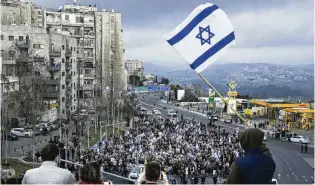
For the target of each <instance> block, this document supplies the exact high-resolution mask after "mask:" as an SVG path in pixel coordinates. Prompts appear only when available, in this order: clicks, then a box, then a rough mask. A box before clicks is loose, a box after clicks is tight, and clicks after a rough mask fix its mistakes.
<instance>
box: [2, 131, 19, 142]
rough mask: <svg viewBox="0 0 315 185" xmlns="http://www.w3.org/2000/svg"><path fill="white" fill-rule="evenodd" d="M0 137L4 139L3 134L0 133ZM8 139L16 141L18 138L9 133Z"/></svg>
mask: <svg viewBox="0 0 315 185" xmlns="http://www.w3.org/2000/svg"><path fill="white" fill-rule="evenodd" d="M1 139H2V140H5V135H1ZM7 139H8V141H16V140H18V139H19V137H18V136H17V135H15V134H12V133H9V134H8V136H7Z"/></svg>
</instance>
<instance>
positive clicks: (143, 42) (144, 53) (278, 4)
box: [33, 0, 314, 67]
mask: <svg viewBox="0 0 315 185" xmlns="http://www.w3.org/2000/svg"><path fill="white" fill-rule="evenodd" d="M33 2H34V3H36V4H38V5H41V6H43V7H47V8H58V7H59V6H61V5H63V4H65V3H71V4H72V3H73V1H71V0H55V1H52V0H33ZM206 2H211V3H213V4H216V5H218V6H219V7H220V8H221V9H223V10H224V11H225V12H226V14H227V15H228V16H229V18H230V20H231V22H232V24H233V26H234V29H235V36H236V43H237V44H236V45H235V46H233V47H231V48H230V49H229V50H228V52H227V53H226V54H225V56H224V57H222V58H220V59H219V60H218V61H217V62H216V64H219V63H239V62H242V63H243V62H246V63H272V64H290V65H292V64H308V63H313V62H314V36H313V35H314V1H312V0H268V1H265V0H237V1H236V0H212V1H206V0H103V1H101V0H77V4H84V5H89V4H91V5H94V4H96V5H97V6H98V7H99V9H100V10H101V9H102V7H103V8H104V9H106V10H111V9H115V11H117V12H121V13H122V21H123V22H122V24H123V29H124V45H125V49H126V55H125V59H139V60H142V61H143V62H151V63H156V64H157V65H161V66H177V67H180V66H182V65H187V64H186V63H185V62H184V61H182V59H181V57H180V56H179V55H178V54H177V53H176V52H175V51H174V50H173V49H172V48H171V47H170V46H169V45H168V43H167V42H166V41H165V40H164V38H163V35H166V34H168V33H169V32H171V31H172V30H173V29H174V28H175V27H176V26H177V25H178V24H180V23H181V22H182V21H183V20H184V19H185V18H186V17H187V16H188V15H189V14H190V12H191V11H192V10H193V9H194V8H195V7H197V6H198V5H200V4H203V3H206Z"/></svg>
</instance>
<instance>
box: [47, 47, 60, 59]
mask: <svg viewBox="0 0 315 185" xmlns="http://www.w3.org/2000/svg"><path fill="white" fill-rule="evenodd" d="M49 56H50V57H60V56H61V49H60V48H54V49H51V50H50V51H49Z"/></svg>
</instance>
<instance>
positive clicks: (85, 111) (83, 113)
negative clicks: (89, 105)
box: [80, 109, 89, 116]
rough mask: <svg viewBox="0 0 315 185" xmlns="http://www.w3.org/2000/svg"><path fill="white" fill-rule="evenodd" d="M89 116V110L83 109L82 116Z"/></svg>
mask: <svg viewBox="0 0 315 185" xmlns="http://www.w3.org/2000/svg"><path fill="white" fill-rule="evenodd" d="M88 114H89V112H88V110H87V109H81V111H80V115H85V116H87V115H88Z"/></svg>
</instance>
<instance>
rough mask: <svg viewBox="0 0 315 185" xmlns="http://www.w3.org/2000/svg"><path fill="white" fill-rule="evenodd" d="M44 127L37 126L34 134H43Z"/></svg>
mask: <svg viewBox="0 0 315 185" xmlns="http://www.w3.org/2000/svg"><path fill="white" fill-rule="evenodd" d="M42 131H43V130H42V128H41V127H40V126H35V130H34V136H39V135H41V134H42Z"/></svg>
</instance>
